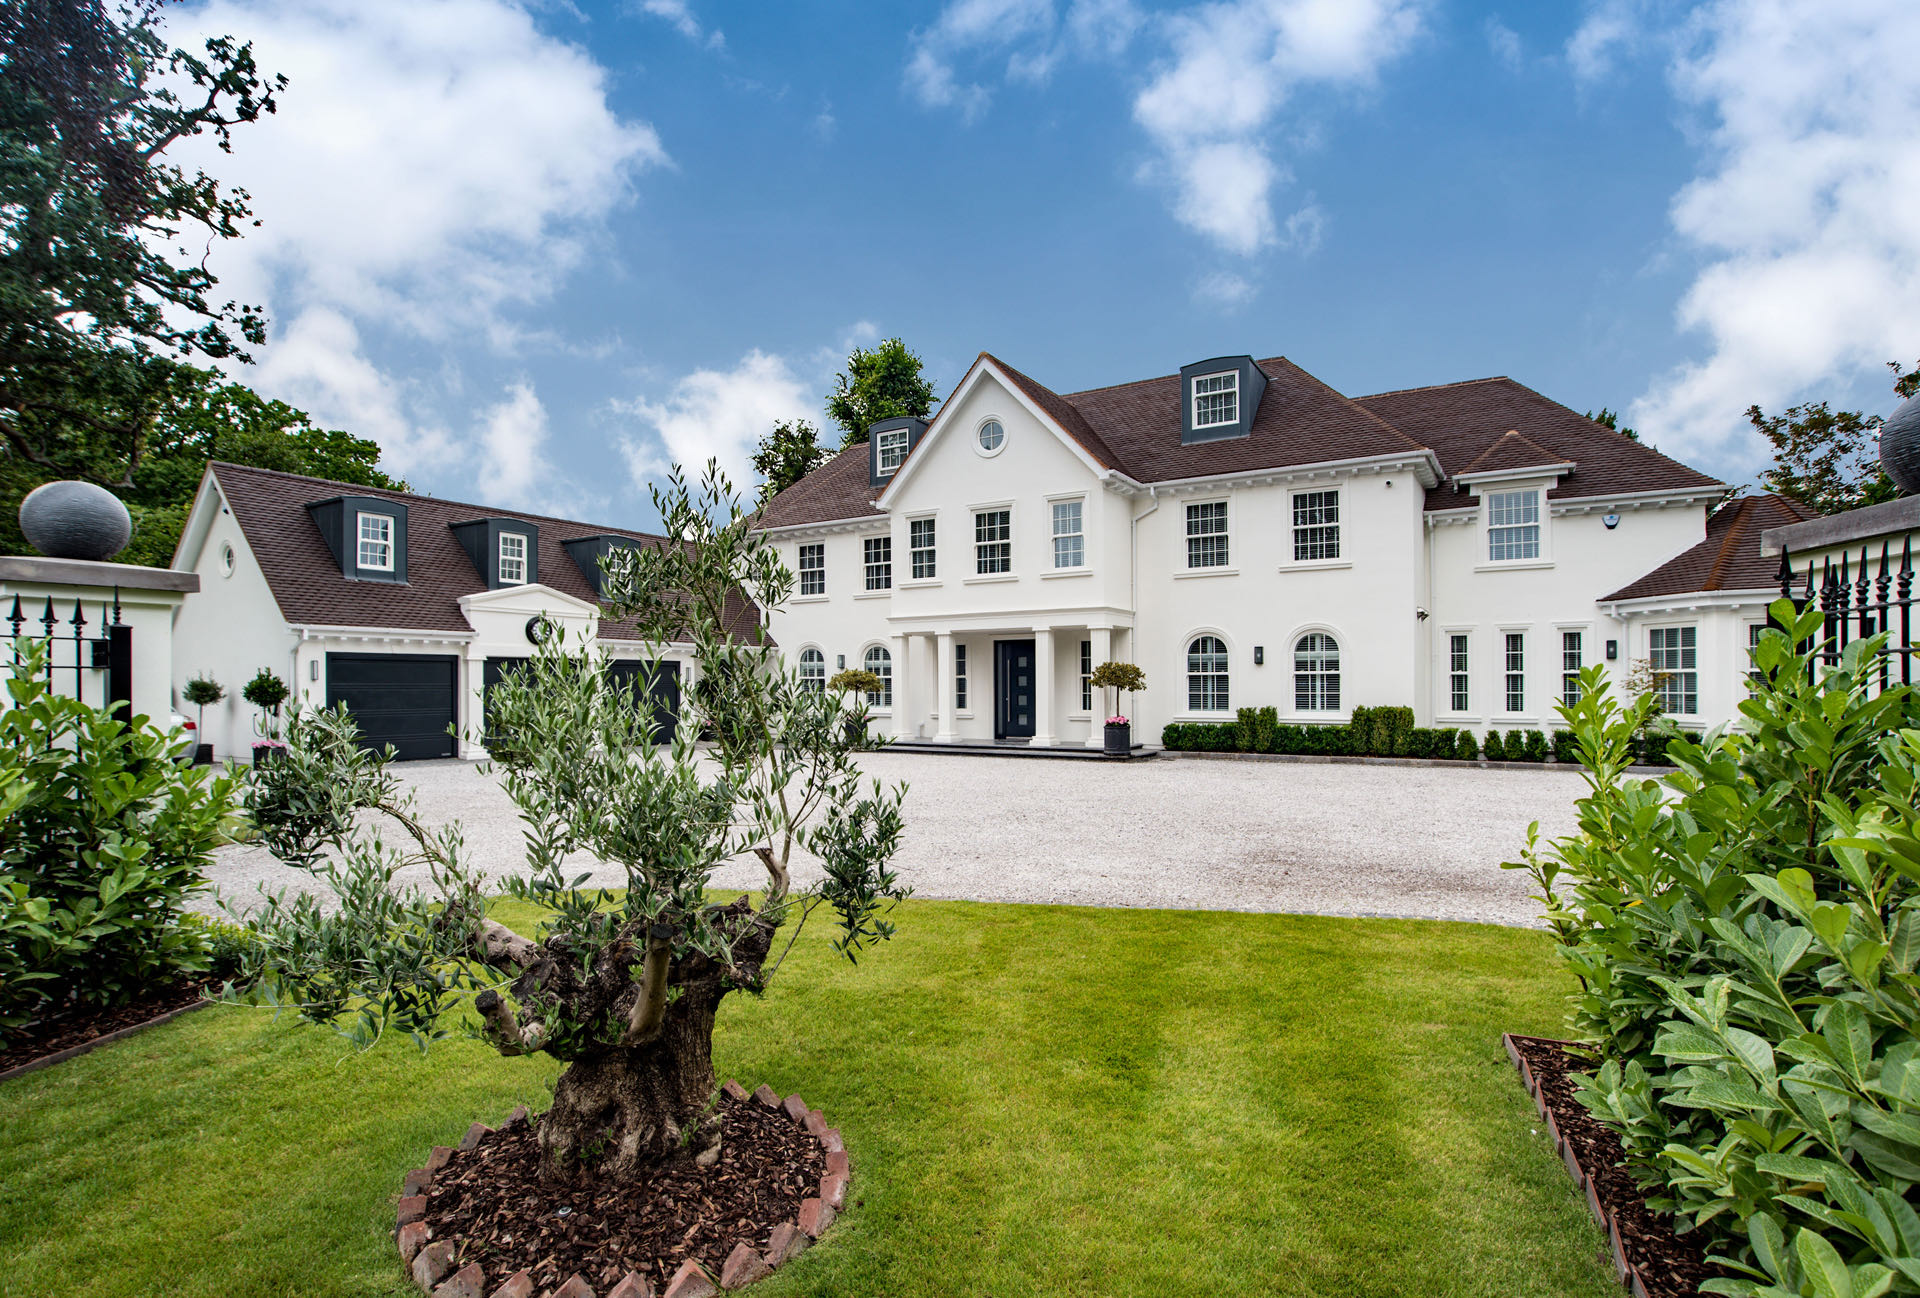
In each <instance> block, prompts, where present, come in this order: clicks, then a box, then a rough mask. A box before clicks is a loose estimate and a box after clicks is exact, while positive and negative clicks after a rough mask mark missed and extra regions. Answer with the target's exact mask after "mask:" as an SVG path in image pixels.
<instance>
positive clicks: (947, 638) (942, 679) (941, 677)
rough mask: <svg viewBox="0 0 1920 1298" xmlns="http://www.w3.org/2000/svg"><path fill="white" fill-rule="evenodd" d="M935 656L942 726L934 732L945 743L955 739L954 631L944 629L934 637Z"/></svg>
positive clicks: (936, 684) (935, 736) (936, 682)
mask: <svg viewBox="0 0 1920 1298" xmlns="http://www.w3.org/2000/svg"><path fill="white" fill-rule="evenodd" d="M933 656H934V658H935V662H934V670H933V679H934V681H935V686H934V688H935V689H937V690H939V691H940V701H939V709H940V728H939V729H938V730H937V731H935V732H934V736H933V737H934V739H935V740H936V741H937V742H939V743H943V744H950V743H952V742H953V740H954V733H953V632H951V631H942V632H941V633H940V634H939V635H937V636H935V637H934V638H933Z"/></svg>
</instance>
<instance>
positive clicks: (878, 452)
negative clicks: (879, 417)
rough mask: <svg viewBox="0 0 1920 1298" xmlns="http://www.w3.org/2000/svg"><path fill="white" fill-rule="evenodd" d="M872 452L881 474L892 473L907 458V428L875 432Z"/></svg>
mask: <svg viewBox="0 0 1920 1298" xmlns="http://www.w3.org/2000/svg"><path fill="white" fill-rule="evenodd" d="M873 453H874V456H875V457H876V460H877V462H878V464H879V466H880V473H881V475H882V476H885V475H886V474H889V473H892V472H893V471H894V470H895V469H897V468H899V467H900V465H901V463H902V461H904V460H905V459H906V458H907V430H906V429H904V428H890V429H888V430H887V431H885V432H883V433H875V434H874V435H873Z"/></svg>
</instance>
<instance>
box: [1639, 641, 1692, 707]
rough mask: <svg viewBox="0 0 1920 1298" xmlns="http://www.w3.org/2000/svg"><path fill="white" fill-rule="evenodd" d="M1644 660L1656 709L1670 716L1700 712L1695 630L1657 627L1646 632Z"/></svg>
mask: <svg viewBox="0 0 1920 1298" xmlns="http://www.w3.org/2000/svg"><path fill="white" fill-rule="evenodd" d="M1647 657H1648V658H1649V659H1650V660H1651V663H1652V666H1653V672H1654V676H1653V679H1654V686H1653V688H1654V693H1655V694H1657V695H1658V696H1659V699H1660V710H1661V711H1662V712H1666V713H1669V714H1670V715H1674V716H1692V715H1693V714H1695V713H1697V712H1698V711H1700V671H1699V666H1700V664H1699V659H1698V646H1697V644H1696V628H1694V627H1690V626H1657V627H1654V628H1653V629H1652V630H1650V631H1648V632H1647Z"/></svg>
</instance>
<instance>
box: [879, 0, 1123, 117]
mask: <svg viewBox="0 0 1920 1298" xmlns="http://www.w3.org/2000/svg"><path fill="white" fill-rule="evenodd" d="M1145 21H1146V19H1145V15H1144V14H1142V12H1141V11H1140V8H1139V6H1138V5H1137V4H1135V3H1134V0H1073V2H1072V3H1071V4H1070V5H1068V6H1067V11H1066V18H1065V20H1064V22H1063V21H1062V20H1061V18H1060V15H1059V12H1058V10H1057V9H1056V8H1055V5H1054V0H950V3H949V4H948V5H947V7H946V8H945V9H943V10H942V11H941V12H940V16H939V18H937V19H935V20H934V23H933V26H931V27H928V28H926V29H924V30H921V31H917V32H915V33H914V34H913V38H912V42H911V48H912V52H911V53H910V54H909V55H908V58H907V67H906V73H905V78H904V80H905V82H906V86H907V89H908V90H909V91H910V92H911V93H912V94H913V96H914V97H915V98H916V99H918V100H919V101H920V103H921V105H922V106H923V107H927V108H954V109H958V110H959V112H960V114H961V116H962V117H964V118H965V119H967V120H968V121H972V120H974V119H975V118H977V117H978V116H979V115H980V114H981V113H983V112H985V111H986V109H987V105H988V103H989V102H990V101H991V100H992V97H993V92H992V91H991V90H990V89H989V88H988V87H987V86H985V85H983V84H981V83H980V82H979V81H972V80H963V79H962V78H961V76H960V74H959V73H958V72H957V71H956V65H957V64H958V63H960V62H962V61H965V60H971V61H975V62H978V61H979V60H981V59H984V58H986V57H988V56H992V57H994V58H996V59H997V58H999V57H1000V56H1002V55H1004V56H1005V57H1006V66H1005V76H1006V78H1007V80H1009V81H1020V82H1026V83H1028V84H1030V85H1042V84H1044V83H1045V82H1046V81H1047V80H1049V79H1050V78H1051V77H1052V76H1053V71H1054V69H1055V68H1056V67H1058V66H1059V64H1060V62H1061V60H1062V59H1064V58H1066V57H1068V56H1069V55H1082V56H1090V57H1106V58H1117V57H1119V56H1120V55H1121V54H1122V53H1124V52H1125V51H1126V48H1127V46H1128V44H1129V43H1130V42H1131V41H1132V40H1133V37H1134V33H1136V32H1137V31H1139V30H1140V27H1141V24H1142V23H1144V22H1145Z"/></svg>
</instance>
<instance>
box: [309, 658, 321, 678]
mask: <svg viewBox="0 0 1920 1298" xmlns="http://www.w3.org/2000/svg"><path fill="white" fill-rule="evenodd" d="M307 679H308V680H310V681H317V680H319V679H320V660H319V659H318V658H309V659H307Z"/></svg>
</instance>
